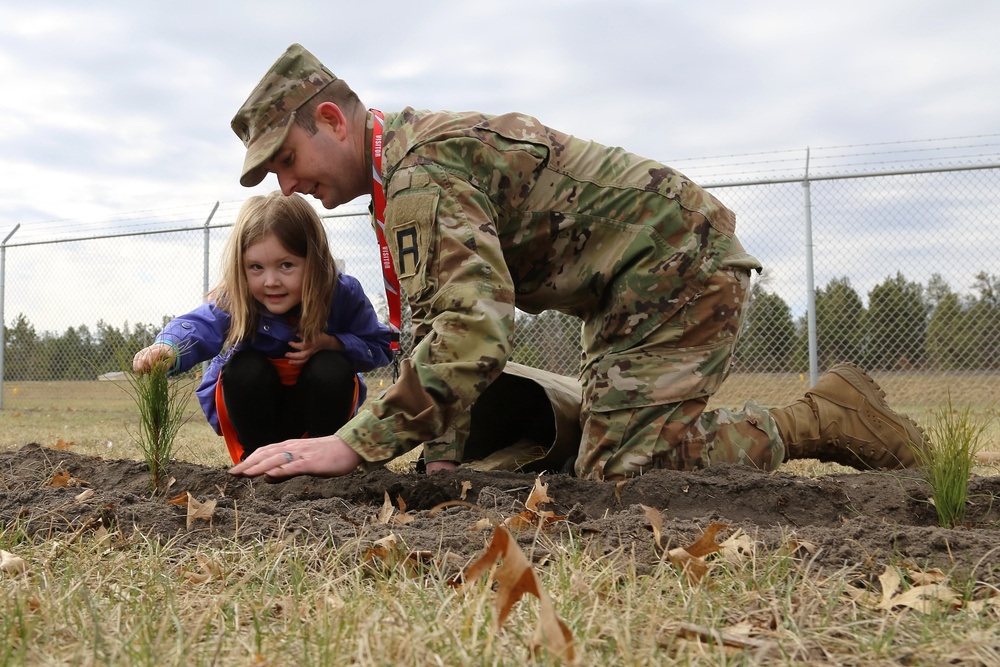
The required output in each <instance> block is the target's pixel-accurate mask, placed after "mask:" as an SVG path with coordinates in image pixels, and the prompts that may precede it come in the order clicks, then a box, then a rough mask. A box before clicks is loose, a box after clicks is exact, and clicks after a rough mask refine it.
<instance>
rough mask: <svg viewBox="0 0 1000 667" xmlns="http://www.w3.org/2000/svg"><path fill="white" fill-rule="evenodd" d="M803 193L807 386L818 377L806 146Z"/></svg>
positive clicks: (810, 201) (814, 287)
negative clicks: (807, 354) (807, 355)
mask: <svg viewBox="0 0 1000 667" xmlns="http://www.w3.org/2000/svg"><path fill="white" fill-rule="evenodd" d="M802 190H803V192H804V195H805V201H804V202H803V206H804V208H805V226H806V230H805V231H806V327H807V330H808V334H809V386H810V387H812V386H813V385H814V384H816V381H817V380H818V379H819V362H818V359H817V357H818V355H817V352H816V286H815V285H814V284H813V242H812V197H811V194H812V193H811V188H810V186H809V148H808V147H806V173H805V177H804V178H803V179H802Z"/></svg>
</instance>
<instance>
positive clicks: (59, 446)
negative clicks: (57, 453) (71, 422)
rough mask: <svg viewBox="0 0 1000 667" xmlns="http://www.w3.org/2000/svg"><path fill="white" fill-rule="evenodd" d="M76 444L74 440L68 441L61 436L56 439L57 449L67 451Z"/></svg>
mask: <svg viewBox="0 0 1000 667" xmlns="http://www.w3.org/2000/svg"><path fill="white" fill-rule="evenodd" d="M75 444H76V443H75V442H72V441H71V442H66V441H65V440H63V439H62V438H59V439H58V440H56V444H55V449H59V450H62V451H66V450H67V449H69V448H70V447H72V446H73V445H75Z"/></svg>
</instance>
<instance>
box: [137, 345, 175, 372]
mask: <svg viewBox="0 0 1000 667" xmlns="http://www.w3.org/2000/svg"><path fill="white" fill-rule="evenodd" d="M173 358H174V348H173V347H171V346H170V345H167V344H166V343H153V344H152V345H150V346H149V347H144V348H142V349H141V350H139V351H138V352H136V353H135V356H134V357H132V370H134V371H135V372H136V373H148V372H150V371H151V370H153V366H154V365H157V364H161V363H166V362H168V361H170V360H172V359H173Z"/></svg>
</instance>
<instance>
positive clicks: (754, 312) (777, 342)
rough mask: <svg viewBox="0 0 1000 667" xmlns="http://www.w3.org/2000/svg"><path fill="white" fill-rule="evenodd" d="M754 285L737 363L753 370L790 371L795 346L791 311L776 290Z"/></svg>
mask: <svg viewBox="0 0 1000 667" xmlns="http://www.w3.org/2000/svg"><path fill="white" fill-rule="evenodd" d="M758 284H759V283H758ZM754 287H755V288H754V290H753V292H752V293H751V297H750V301H749V304H748V306H747V316H746V323H745V324H744V326H743V331H742V333H741V334H740V339H739V341H738V343H737V345H736V353H735V360H736V362H735V363H736V367H737V368H738V370H741V371H751V372H769V373H779V372H785V371H788V370H789V369H790V368H791V364H792V351H793V349H794V347H795V322H794V321H793V320H792V311H791V309H790V308H789V307H788V304H786V303H785V301H784V299H782V298H781V297H780V296H778V295H777V294H775V293H773V292H768V291H766V290H764V289H762V288H761V289H757V286H756V285H755V286H754Z"/></svg>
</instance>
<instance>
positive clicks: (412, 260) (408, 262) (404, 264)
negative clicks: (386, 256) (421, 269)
mask: <svg viewBox="0 0 1000 667" xmlns="http://www.w3.org/2000/svg"><path fill="white" fill-rule="evenodd" d="M394 233H395V236H396V261H397V263H398V264H399V267H398V269H397V273H398V274H399V277H400V278H409V277H410V276H412V275H414V274H415V273H416V272H417V267H418V266H420V244H419V243H418V242H417V226H416V224H415V223H410V224H408V225H404V226H402V227H397V228H396V229H395V230H394Z"/></svg>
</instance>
